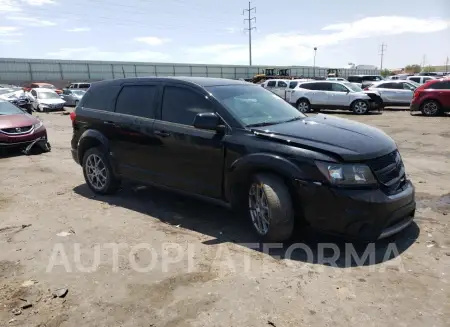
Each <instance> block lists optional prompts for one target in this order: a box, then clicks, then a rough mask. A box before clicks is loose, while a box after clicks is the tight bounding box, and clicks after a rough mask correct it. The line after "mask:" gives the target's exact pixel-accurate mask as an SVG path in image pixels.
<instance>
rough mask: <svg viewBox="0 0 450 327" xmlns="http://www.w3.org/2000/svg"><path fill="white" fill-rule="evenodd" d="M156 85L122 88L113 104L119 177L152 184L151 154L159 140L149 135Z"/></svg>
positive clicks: (156, 92) (157, 91) (134, 85)
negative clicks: (150, 170) (114, 104)
mask: <svg viewBox="0 0 450 327" xmlns="http://www.w3.org/2000/svg"><path fill="white" fill-rule="evenodd" d="M159 88H160V87H159V85H158V84H156V83H155V84H149V83H146V84H137V85H136V84H128V85H127V84H125V85H124V86H123V87H122V89H121V91H120V93H119V95H118V97H117V100H116V106H115V119H114V120H113V121H112V122H110V123H111V124H113V126H114V127H115V129H116V130H117V135H116V137H115V140H116V142H115V144H114V151H115V152H114V156H115V158H116V160H117V163H118V166H119V167H118V168H119V171H120V173H121V175H123V176H125V177H128V178H131V179H135V180H138V181H153V180H152V174H151V173H150V172H149V167H151V165H150V164H149V161H151V160H152V157H153V156H152V151H153V149H154V147H155V145H156V144H158V142H159V140H158V139H157V138H155V136H154V134H153V123H154V114H155V108H156V106H157V102H158V101H159V100H158V99H159V97H158V94H159Z"/></svg>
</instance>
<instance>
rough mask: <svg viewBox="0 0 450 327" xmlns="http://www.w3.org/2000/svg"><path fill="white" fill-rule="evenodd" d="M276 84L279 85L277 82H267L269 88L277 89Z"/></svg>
mask: <svg viewBox="0 0 450 327" xmlns="http://www.w3.org/2000/svg"><path fill="white" fill-rule="evenodd" d="M276 84H277V82H275V81H270V82H267V86H268V87H275V85H276Z"/></svg>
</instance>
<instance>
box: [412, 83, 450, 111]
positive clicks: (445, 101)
mask: <svg viewBox="0 0 450 327" xmlns="http://www.w3.org/2000/svg"><path fill="white" fill-rule="evenodd" d="M410 109H411V111H421V112H422V113H423V114H424V115H425V116H437V115H439V114H442V113H444V112H447V111H450V79H449V78H442V79H435V80H431V81H428V82H427V83H425V84H423V85H421V86H419V87H418V88H417V89H416V90H415V91H414V95H413V99H412V101H411V106H410Z"/></svg>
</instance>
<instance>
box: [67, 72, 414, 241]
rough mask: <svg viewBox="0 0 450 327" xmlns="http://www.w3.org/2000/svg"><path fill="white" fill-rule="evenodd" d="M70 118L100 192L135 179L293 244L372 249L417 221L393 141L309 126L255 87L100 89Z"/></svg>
mask: <svg viewBox="0 0 450 327" xmlns="http://www.w3.org/2000/svg"><path fill="white" fill-rule="evenodd" d="M71 118H72V122H73V139H72V155H73V158H74V160H75V161H76V162H77V163H79V164H81V166H82V167H83V172H84V177H85V179H86V183H87V184H88V186H89V187H90V188H91V189H92V190H93V191H94V192H96V193H100V194H107V193H113V192H114V191H116V190H117V189H118V187H119V184H120V182H121V181H122V180H134V181H137V182H139V183H142V184H149V185H155V186H159V187H163V188H166V189H172V190H176V191H179V192H182V193H185V194H190V195H195V196H197V197H199V198H203V199H207V200H211V201H213V202H215V203H221V204H224V205H226V206H228V207H232V208H236V209H242V210H243V211H244V212H245V211H246V212H248V216H249V218H250V220H251V221H252V223H253V227H254V230H255V231H256V232H257V233H258V234H259V235H260V236H261V238H263V239H264V240H267V241H273V242H275V241H284V240H287V239H288V238H290V236H291V234H292V233H293V230H294V223H295V224H297V223H309V224H310V225H311V226H312V227H314V228H316V229H319V230H321V231H323V232H326V233H332V234H338V235H342V236H345V237H347V238H357V239H361V240H365V241H370V240H376V239H378V238H383V237H387V236H389V235H392V234H395V233H397V232H398V231H400V230H402V229H403V228H405V227H406V226H408V225H409V224H410V223H411V222H412V220H413V217H414V212H415V207H416V204H415V199H414V187H413V185H412V184H411V182H410V181H409V180H408V179H407V178H406V176H405V170H404V166H403V163H402V160H401V157H400V154H399V152H398V150H397V147H396V144H395V142H394V141H393V140H392V139H391V138H390V137H389V136H387V135H386V134H385V133H383V132H382V131H380V130H378V129H376V128H373V127H369V126H367V125H364V124H360V123H356V122H353V121H349V120H346V119H341V118H335V117H330V116H327V115H321V114H319V115H317V116H313V117H308V116H306V115H304V114H302V113H300V112H299V111H297V109H296V108H294V107H293V106H291V105H290V104H288V103H287V102H285V101H284V100H283V99H281V98H280V97H278V96H276V95H274V94H273V93H272V92H270V91H267V90H265V89H264V88H262V87H260V86H258V85H255V84H251V83H247V82H244V81H235V80H228V79H218V78H203V77H176V78H175V77H174V78H170V77H166V78H159V77H157V78H131V79H119V80H111V81H103V82H96V83H93V84H92V85H91V87H90V88H89V90H88V91H87V93H86V94H85V96H84V97H83V98H82V100H81V102H80V104H79V105H78V107H77V108H76V110H75V112H73V113H72V114H71ZM298 226H303V224H299V225H298Z"/></svg>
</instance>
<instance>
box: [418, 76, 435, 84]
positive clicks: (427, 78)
mask: <svg viewBox="0 0 450 327" xmlns="http://www.w3.org/2000/svg"><path fill="white" fill-rule="evenodd" d="M419 80H420V79H419ZM431 80H432V78H431V77H424V78H423V82H424V83H425V82H426V81H431ZM414 82H416V81H414Z"/></svg>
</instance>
